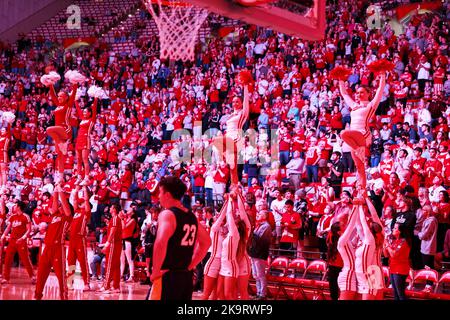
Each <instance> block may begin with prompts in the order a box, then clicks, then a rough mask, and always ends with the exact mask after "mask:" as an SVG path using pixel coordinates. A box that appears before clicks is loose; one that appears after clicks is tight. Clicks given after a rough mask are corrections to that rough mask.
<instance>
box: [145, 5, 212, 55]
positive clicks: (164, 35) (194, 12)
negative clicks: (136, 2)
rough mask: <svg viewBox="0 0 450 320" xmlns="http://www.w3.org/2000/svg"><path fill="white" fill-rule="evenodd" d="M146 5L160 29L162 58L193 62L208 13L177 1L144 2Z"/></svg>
mask: <svg viewBox="0 0 450 320" xmlns="http://www.w3.org/2000/svg"><path fill="white" fill-rule="evenodd" d="M154 2H157V3H158V6H159V12H158V13H156V12H155V10H154V8H153V5H152V4H153V3H154ZM144 3H145V6H146V7H147V9H148V11H149V12H150V14H151V15H152V17H153V19H154V20H155V23H156V26H157V27H158V32H159V43H160V58H161V59H167V58H170V59H173V60H179V59H181V60H182V61H186V60H190V61H193V60H194V49H195V43H196V42H197V35H198V30H199V29H200V26H201V25H202V24H203V22H204V21H205V19H206V17H207V16H208V11H207V10H205V9H201V8H197V7H193V6H190V5H187V4H186V3H182V2H180V1H176V0H153V1H152V0H144ZM163 3H164V4H167V5H165V6H163Z"/></svg>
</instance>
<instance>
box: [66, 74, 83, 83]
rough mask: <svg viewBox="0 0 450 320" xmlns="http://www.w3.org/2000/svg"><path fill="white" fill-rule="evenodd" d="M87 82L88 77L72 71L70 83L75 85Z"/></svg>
mask: <svg viewBox="0 0 450 320" xmlns="http://www.w3.org/2000/svg"><path fill="white" fill-rule="evenodd" d="M85 81H86V77H85V76H83V75H82V74H81V73H79V72H78V71H72V72H71V73H70V78H69V82H70V83H72V84H75V83H82V82H85Z"/></svg>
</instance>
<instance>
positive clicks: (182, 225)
mask: <svg viewBox="0 0 450 320" xmlns="http://www.w3.org/2000/svg"><path fill="white" fill-rule="evenodd" d="M169 210H170V211H172V213H173V215H174V216H175V219H176V222H177V226H176V229H175V232H174V233H173V235H172V236H171V237H170V239H169V242H168V244H167V251H166V257H165V259H164V262H163V265H162V268H161V269H162V270H187V269H188V267H189V264H190V263H191V261H192V254H193V253H194V246H195V241H196V240H197V228H198V222H197V218H196V217H195V215H194V214H193V213H192V211H190V210H189V211H187V212H185V211H183V210H181V209H178V208H176V207H172V208H170V209H169Z"/></svg>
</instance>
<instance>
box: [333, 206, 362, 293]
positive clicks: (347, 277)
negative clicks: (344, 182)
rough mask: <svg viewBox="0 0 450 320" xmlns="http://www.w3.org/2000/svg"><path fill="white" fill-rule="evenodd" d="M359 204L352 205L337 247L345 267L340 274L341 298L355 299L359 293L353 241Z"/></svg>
mask: <svg viewBox="0 0 450 320" xmlns="http://www.w3.org/2000/svg"><path fill="white" fill-rule="evenodd" d="M357 208H358V207H357V206H353V207H352V211H351V212H350V215H349V219H348V224H347V227H346V228H345V231H344V233H343V234H342V235H341V237H340V238H339V240H338V244H337V249H338V252H339V254H340V255H341V257H342V261H343V264H344V266H343V268H342V271H341V272H340V273H339V276H338V285H339V291H340V295H339V300H355V298H356V293H357V285H356V274H355V247H354V245H353V243H352V239H353V236H354V234H355V232H354V231H355V228H356V223H357V220H358V218H359V217H358V210H357Z"/></svg>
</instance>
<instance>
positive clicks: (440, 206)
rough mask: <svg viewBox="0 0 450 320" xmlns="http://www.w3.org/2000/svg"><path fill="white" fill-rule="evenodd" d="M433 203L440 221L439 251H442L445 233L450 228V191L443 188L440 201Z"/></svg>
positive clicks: (438, 233) (438, 234) (438, 232)
mask: <svg viewBox="0 0 450 320" xmlns="http://www.w3.org/2000/svg"><path fill="white" fill-rule="evenodd" d="M432 205H433V211H434V212H435V215H436V219H437V221H438V230H437V251H438V252H440V251H442V250H443V249H444V239H445V234H446V233H447V230H449V228H450V197H449V195H448V191H446V190H441V191H440V192H439V201H438V203H432Z"/></svg>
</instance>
